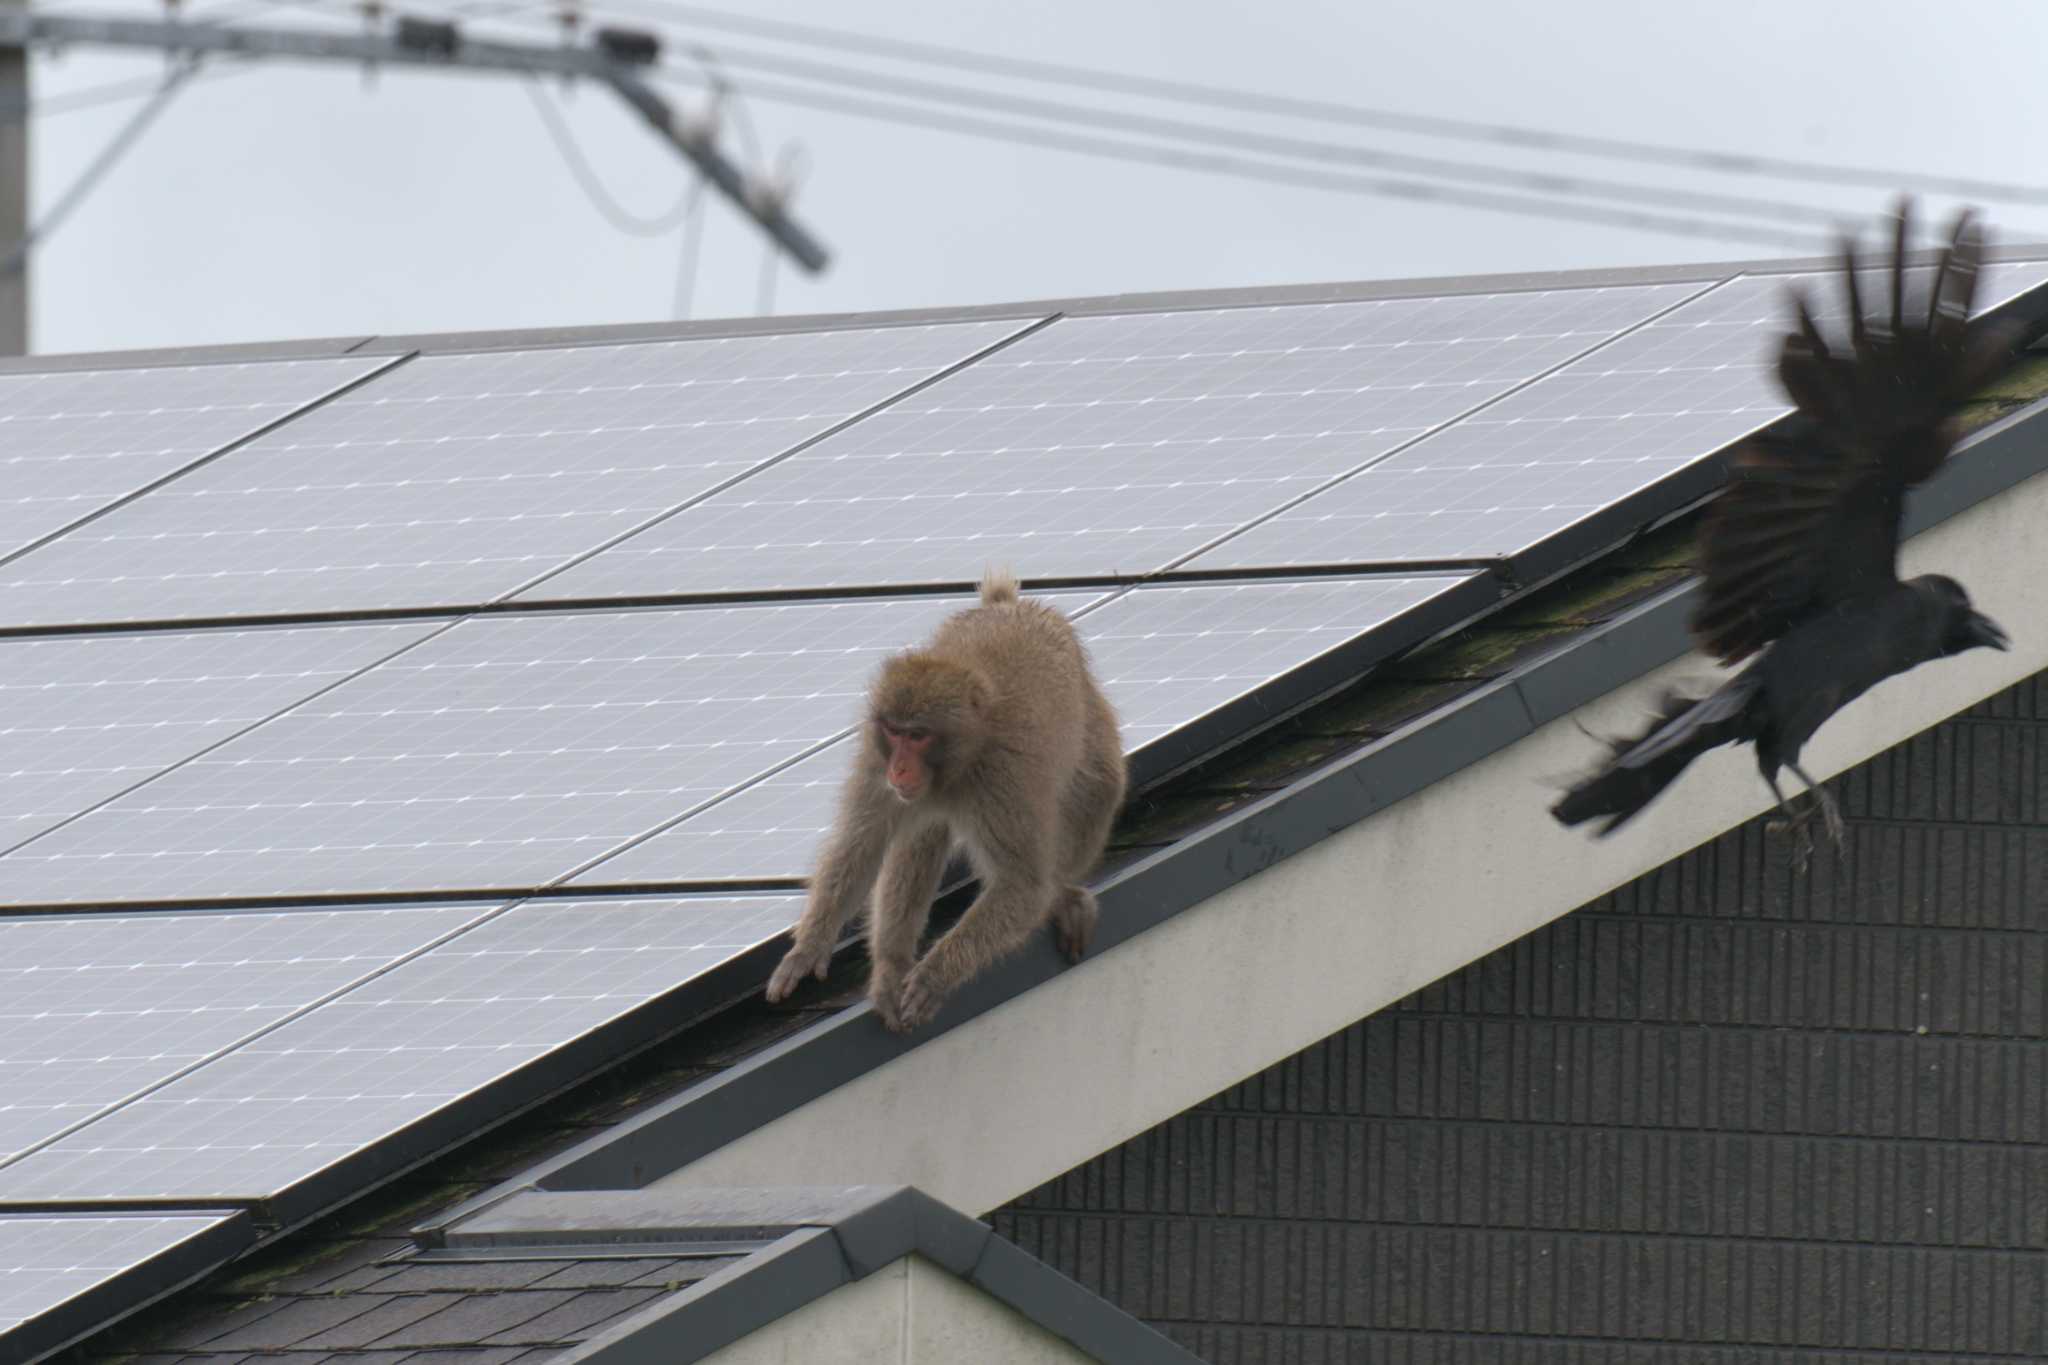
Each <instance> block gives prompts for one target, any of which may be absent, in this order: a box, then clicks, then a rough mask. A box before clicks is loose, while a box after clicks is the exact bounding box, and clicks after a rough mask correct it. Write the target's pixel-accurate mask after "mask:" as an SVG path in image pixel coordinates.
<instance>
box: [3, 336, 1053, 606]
mask: <svg viewBox="0 0 2048 1365" xmlns="http://www.w3.org/2000/svg"><path fill="white" fill-rule="evenodd" d="M1022 325H1023V324H1020V323H1017V322H1014V321H1012V322H993V323H991V322H975V323H959V324H950V325H935V326H927V327H900V328H881V329H865V330H857V331H840V332H816V333H796V334H778V335H768V336H755V337H724V338H714V339H708V340H693V341H674V342H648V343H640V344H635V345H624V346H590V347H571V348H563V349H553V350H533V351H494V352H479V353H475V354H468V355H437V356H429V357H425V358H422V359H418V360H414V361H411V362H410V363H407V364H405V365H402V366H399V367H398V368H396V369H394V370H393V371H391V372H390V373H389V374H386V375H383V376H380V377H379V378H378V379H377V380H376V381H375V382H374V383H371V384H369V385H366V386H364V387H363V388H361V389H360V390H357V391H356V392H353V393H351V394H348V395H346V396H345V397H344V398H342V399H340V400H337V401H336V402H334V403H331V404H328V405H327V406H325V407H323V408H321V409H319V410H318V411H316V412H313V413H309V414H307V415H306V416H304V417H302V418H300V419H299V420H297V421H294V422H292V423H290V424H289V425H288V426H286V427H283V428H281V429H279V430H278V431H277V432H275V433H273V434H271V435H269V436H266V437H264V438H263V439H261V440H258V441H255V442H252V443H251V444H250V445H248V446H246V447H244V448H243V449H241V450H238V451H236V452H234V453H233V454H232V455H231V456H229V457H226V458H224V459H222V460H219V461H217V462H215V463H214V464H212V465H209V466H208V467H206V468H205V469H203V470H198V471H195V472H194V473H192V474H189V475H187V476H185V477H183V478H180V479H178V480H176V481H175V482H174V483H172V484H169V485H166V486H165V487H163V488H161V489H158V490H156V491H155V492H154V493H152V494H151V495H150V496H149V497H147V498H145V499H142V500H139V501H137V502H135V503H132V504H130V505H128V506H126V507H123V508H121V509H119V510H118V511H117V512H114V513H112V514H110V515H108V516H107V517H105V518H102V519H101V520H99V521H97V522H95V523H93V524H92V525H91V526H90V527H87V528H83V529H81V530H79V531H75V532H73V533H72V534H70V535H67V536H65V537H64V538H63V539H62V540H61V541H58V542H55V543H52V544H50V545H47V546H44V547H43V548H41V549H39V550H37V551H35V552H34V553H33V554H31V555H28V556H26V557H24V558H23V559H22V560H21V561H19V562H18V563H17V564H15V565H12V566H9V567H8V568H7V569H4V570H0V619H5V620H8V621H10V622H14V623H28V624H45V623H57V622H79V621H155V620H191V619H209V618H224V617H232V616H250V615H286V614H303V613H310V612H323V611H347V610H371V609H377V608H391V607H416V606H438V605H468V604H474V603H481V602H489V601H492V600H494V599H496V598H498V597H500V596H503V595H504V594H506V593H509V592H511V591H512V590H513V589H515V588H518V587H519V586H520V585H522V584H524V583H527V582H529V581H530V580H532V579H534V578H536V577H538V576H540V575H541V574H543V573H545V572H547V571H549V570H552V569H554V568H556V567H558V566H560V565H562V564H564V563H567V562H568V561H570V560H571V559H573V558H575V557H576V556H577V555H579V554H583V553H586V552H588V551H591V550H594V549H596V548H597V547H598V546H600V545H602V544H604V543H605V542H606V541H607V540H608V539H610V538H612V537H614V536H617V535H621V534H623V533H625V532H627V531H629V530H631V529H632V528H634V527H635V526H638V525H640V524H641V523H643V522H645V521H647V520H649V519H650V518H652V517H655V516H657V515H659V514H660V513H662V512H664V511H666V510H668V509H670V508H673V507H675V506H677V505H679V504H681V503H683V502H685V501H687V500H688V499H689V498H692V497H696V496H699V495H701V494H703V493H705V492H707V491H709V490H710V489H712V488H714V487H716V486H717V485H718V484H719V483H720V482H722V481H724V480H726V479H730V478H732V477H734V476H736V475H739V474H741V473H744V472H745V471H746V470H748V469H750V468H752V467H754V466H755V465H757V464H759V463H761V462H762V461H765V460H768V459H771V458H773V457H774V456H776V455H777V454H779V453H780V452H782V451H784V450H787V449H788V448H789V447H791V446H793V445H796V444H798V443H800V442H801V441H804V440H806V439H808V438H810V437H813V436H816V435H818V434H819V433H820V432H823V431H825V430H827V429H828V428H830V427H831V426H832V425H833V424H835V423H838V422H841V421H844V420H846V419H847V418H849V417H851V416H853V415H854V414H855V413H858V412H860V411H861V410H863V409H865V408H867V407H869V406H871V405H873V404H875V403H878V402H881V401H883V400H884V399H886V398H888V397H889V396H890V395H892V394H894V393H897V392H899V391H901V390H902V389H905V388H908V387H910V386H912V385H914V384H917V383H919V382H921V381H923V380H925V379H928V378H930V377H931V376H932V375H933V374H935V373H937V372H939V371H940V370H942V369H943V368H944V367H946V366H947V365H951V364H954V363H956V362H958V361H960V360H963V359H965V358H967V357H968V356H970V355H972V354H974V353H975V352H976V351H978V350H980V349H981V348H983V347H985V346H989V345H992V344H994V343H995V342H997V341H999V340H1001V339H1002V338H1003V337H1004V336H1006V335H1009V334H1010V333H1013V332H1015V331H1016V330H1017V329H1018V328H1019V327H1020V326H1022ZM309 363H311V362H309ZM143 373H144V374H147V372H143ZM37 378H42V376H38V377H37ZM7 382H10V381H7V380H4V379H0V384H5V383H7ZM0 526H4V523H0Z"/></svg>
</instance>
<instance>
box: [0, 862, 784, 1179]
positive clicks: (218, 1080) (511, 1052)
mask: <svg viewBox="0 0 2048 1365" xmlns="http://www.w3.org/2000/svg"><path fill="white" fill-rule="evenodd" d="M798 908H799V904H798V901H797V899H796V898H795V897H792V896H725V897H720V896H708V897H668V898H661V899H646V900H638V899H617V900H588V901H546V902H528V903H526V904H523V905H518V906H515V907H513V908H512V909H511V910H509V911H507V912H505V913H504V914H501V915H499V916H497V917H496V918H494V919H491V920H489V921H487V922H485V923H483V924H480V925H478V926H477V927H476V928H473V929H471V930H469V931H468V932H466V933H464V934H462V935H460V936H459V937H457V938H455V939H453V940H452V941H450V942H449V943H446V944H444V945H442V946H440V947H438V948H436V949H434V950H433V951H432V952H430V953H427V954H425V955H423V956H421V957H418V958H415V959H413V960H412V961H410V962H407V963H405V964H403V965H401V966H399V967H396V968H394V969H393V970H391V971H389V972H386V973H385V974H383V975H381V976H379V977H377V978H376V979H375V980H373V981H371V982H369V983H367V984H365V985H363V986H360V987H358V988H357V989H355V990H353V991H351V992H349V993H348V994H347V995H345V996H342V997H341V998H340V999H338V1000H335V1001H333V1002H330V1003H328V1004H326V1005H322V1006H321V1007H320V1008H318V1009H316V1010H313V1011H311V1012H310V1013H307V1014H305V1015H303V1016H301V1017H300V1018H298V1019H295V1020H293V1021H292V1022H290V1023H288V1024H286V1025H285V1026H283V1027H282V1028H279V1029H276V1030H274V1031H272V1032H270V1033H268V1034H266V1035H264V1036H263V1037H262V1038H260V1039H257V1040H255V1041H254V1042H251V1043H248V1044H246V1045H244V1046H243V1047H241V1048H239V1049H237V1050H236V1051H235V1052H233V1053H231V1054H229V1055H228V1056H227V1057H224V1058H222V1059H220V1060H218V1061H215V1062H212V1063H209V1064H208V1065H207V1066H204V1067H202V1068H200V1069H199V1070H197V1071H195V1072H193V1073H192V1074H190V1075H189V1076H186V1077H184V1078H183V1079H181V1080H179V1081H176V1082H174V1083H172V1084H171V1085H169V1086H166V1087H164V1088H163V1089H161V1090H158V1091H156V1092H155V1093H153V1094H151V1095H148V1096H146V1097H144V1098H143V1099H140V1100H138V1101H136V1102H134V1103H132V1104H129V1105H127V1106H125V1107H124V1108H122V1109H120V1110H118V1111H117V1112H115V1113H114V1114H112V1115H110V1116H109V1117H107V1118H103V1119H101V1120H99V1121H97V1122H95V1123H92V1124H90V1125H88V1126H87V1127H85V1128H83V1129H81V1130H80V1131H79V1132H78V1133H76V1134H74V1135H72V1136H71V1137H68V1138H65V1139H63V1140H62V1141H60V1142H58V1143H56V1144H54V1145H52V1146H50V1147H46V1148H44V1149H43V1150H42V1151H39V1152H36V1153H33V1154H31V1155H30V1156H29V1157H27V1158H26V1159H24V1160H22V1161H20V1162H17V1163H16V1164H14V1165H12V1166H8V1167H4V1168H0V1200H7V1201H17V1202H18V1201H21V1200H37V1199H66V1200H70V1199H78V1200H86V1201H94V1200H109V1199H171V1200H178V1199H199V1198H233V1199H248V1200H266V1199H270V1198H272V1197H274V1196H277V1195H279V1194H282V1193H283V1192H285V1191H286V1190H288V1189H289V1188H291V1187H292V1186H294V1185H295V1184H297V1183H298V1182H300V1181H304V1180H307V1179H310V1178H311V1177H313V1176H315V1175H317V1174H319V1173H320V1172H322V1171H323V1170H325V1169H326V1168H328V1167H330V1166H331V1165H333V1164H334V1163H336V1162H338V1161H342V1160H344V1159H346V1158H349V1157H352V1156H355V1155H357V1154H359V1153H362V1152H364V1151H365V1150H366V1149H368V1148H370V1147H371V1146H373V1145H374V1144H376V1143H378V1142H379V1141H380V1140H382V1139H385V1138H387V1137H389V1136H390V1135H391V1134H392V1133H394V1132H396V1131H397V1130H399V1129H401V1128H404V1127H406V1126H407V1125H409V1124H412V1123H415V1122H418V1121H420V1120H422V1119H426V1118H428V1117H429V1116H431V1115H434V1114H436V1113H437V1112H439V1111H442V1110H444V1109H445V1108H446V1107H447V1106H449V1105H451V1104H454V1103H456V1102H458V1101H461V1100H463V1099H465V1098H467V1097H470V1096H473V1095H477V1094H479V1093H480V1092H483V1091H485V1090H486V1088H487V1087H490V1086H492V1085H493V1084H494V1083H497V1082H501V1081H504V1080H506V1079H507V1078H509V1077H511V1076H512V1075H513V1074H514V1073H516V1072H518V1071H519V1070H520V1068H522V1067H525V1066H527V1065H528V1064H530V1063H533V1062H534V1061H536V1060H537V1059H539V1058H542V1057H544V1056H547V1055H548V1054H550V1053H553V1052H556V1051H558V1050H559V1049H561V1048H564V1047H566V1046H568V1045H570V1044H572V1043H575V1042H576V1041H577V1040H578V1039H582V1038H584V1037H586V1036H587V1035H590V1034H592V1032H593V1031H594V1030H598V1029H601V1028H604V1027H606V1026H608V1025H610V1024H613V1023H614V1022H615V1021H618V1020H620V1019H622V1018H624V1017H625V1016H627V1015H629V1014H632V1013H634V1012H635V1011H638V1010H641V1009H642V1008H643V1007H645V1006H647V1005H649V1004H650V1003H652V1002H655V1001H658V1000H659V999H661V998H662V997H663V996H665V995H667V994H669V993H670V992H671V991H674V990H676V989H677V988H679V987H682V986H684V985H686V984H687V983H689V982H690V981H691V980H692V979H693V978H697V977H700V976H702V975H703V974H704V973H705V972H708V971H710V970H712V969H713V968H715V967H716V966H718V965H719V964H720V963H723V962H726V961H728V960H730V959H731V958H733V957H735V956H737V955H738V954H740V953H742V952H745V951H746V950H747V949H749V948H751V947H754V946H756V945H757V944H760V943H763V942H765V941H766V940H768V939H770V938H772V937H774V936H775V935H776V934H778V933H780V932H781V931H782V930H783V929H784V928H786V927H787V926H788V925H789V924H790V923H791V922H792V921H793V920H794V919H795V916H796V912H797V909H798ZM347 913H350V914H359V913H362V912H361V911H359V910H356V911H349V912H347ZM487 1103H488V1101H487ZM511 1107H512V1106H511V1101H510V1100H509V1099H501V1101H500V1103H499V1104H498V1106H497V1108H496V1111H495V1112H496V1113H503V1112H507V1111H509V1109H510V1108H511Z"/></svg>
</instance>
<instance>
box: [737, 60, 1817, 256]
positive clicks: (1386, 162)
mask: <svg viewBox="0 0 2048 1365" xmlns="http://www.w3.org/2000/svg"><path fill="white" fill-rule="evenodd" d="M718 55H719V57H720V59H721V60H722V61H724V62H725V63H726V64H728V65H732V66H739V67H753V68H756V69H759V70H765V71H779V72H781V73H782V74H784V75H790V76H796V77H798V78H800V79H804V80H810V81H820V82H824V83H827V84H835V85H845V86H852V87H854V88H857V89H865V90H877V91H882V92H884V93H888V94H896V95H907V96H910V97H912V98H916V99H925V100H933V101H939V102H945V103H952V104H962V105H967V106H970V107H974V108H983V109H994V110H1000V111H1003V112H1007V113H1013V114H1022V115H1026V116H1028V117H1032V118H1042V119H1050V120H1055V121H1058V122H1064V123H1078V124H1082V125H1085V126H1088V127H1098V128H1100V127H1109V128H1120V129H1122V130H1124V131H1127V132H1134V133H1140V134H1144V135H1146V136H1150V137H1163V138H1175V139H1180V140H1184V141H1189V142H1202V143H1209V144H1212V145H1220V146H1227V147H1236V148H1240V149H1243V150H1247V151H1253V152H1258V153H1261V154H1264V155H1271V156H1282V157H1293V158H1299V159H1301V160H1307V161H1325V162H1335V163H1339V164H1345V165H1353V166H1369V167H1373V168H1376V169H1379V170H1391V171H1400V172H1403V173H1408V174H1415V175H1424V176H1431V177H1435V178H1439V179H1450V180H1466V181H1471V182H1474V183H1478V184H1489V185H1503V186H1509V187H1512V188H1515V189H1520V190H1527V191H1531V192H1534V193H1539V194H1570V195H1577V196H1580V197H1587V198H1604V199H1614V200H1619V201H1623V202H1628V203H1638V204H1649V205H1654V206H1660V207H1665V208H1679V209H1687V210H1692V211H1698V212H1706V213H1719V214H1729V215H1734V216H1748V217H1759V218H1775V219H1782V220H1786V221H1791V222H1807V223H1820V224H1825V225H1830V226H1832V225H1833V224H1835V223H1836V222H1838V221H1839V218H1840V215H1839V214H1837V213H1836V212H1835V211H1834V210H1832V209H1826V208H1821V207H1819V206H1817V205H1812V204H1797V203H1788V202H1785V201H1783V200H1778V199H1762V198H1756V197H1754V196H1750V195H1729V194H1717V193H1713V192H1710V191H1699V190H1686V189H1677V188H1664V187H1659V186H1651V185H1643V184H1638V183H1634V182H1630V181H1623V180H1610V179H1604V178H1601V177H1596V176H1575V175H1565V174H1558V173H1552V172H1548V171H1532V170H1524V169H1521V168H1519V167H1514V166H1501V165H1493V164H1487V163H1483V162H1469V161H1453V160H1448V159H1445V158H1442V157H1430V156H1415V155H1411V154H1408V153H1405V152H1391V151H1385V150H1382V149H1379V148H1374V147H1361V146H1357V145H1353V144H1344V143H1334V142H1326V141H1320V140H1316V139H1310V138H1299V137H1287V136H1280V135H1275V134H1268V133H1257V132H1249V131H1246V130H1244V129H1238V128H1227V127H1219V126H1217V125H1215V124H1208V123H1191V122H1188V121H1187V120H1184V119H1176V118H1160V117H1157V116H1154V115H1148V114H1134V113H1128V112H1125V111H1122V110H1111V109H1101V108H1085V107H1078V106H1074V105H1069V104H1061V103H1057V102H1055V101H1052V100H1042V99H1033V98H1031V97H1029V96H1020V95H1007V94H1001V93H998V92H995V91H989V90H974V89H969V88H967V87H964V86H958V85H948V84H945V83H943V82H938V81H927V80H919V79H914V78H907V77H897V76H888V75H884V74H881V73H877V72H871V71H864V70H860V69H858V68H852V67H842V66H831V65H826V64H822V63H818V62H811V61H806V60H804V59H802V58H792V57H781V56H775V55H772V54H766V53H758V52H748V51H744V50H735V49H733V48H731V47H721V48H719V50H718Z"/></svg>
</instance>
